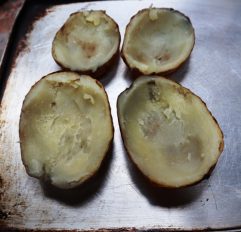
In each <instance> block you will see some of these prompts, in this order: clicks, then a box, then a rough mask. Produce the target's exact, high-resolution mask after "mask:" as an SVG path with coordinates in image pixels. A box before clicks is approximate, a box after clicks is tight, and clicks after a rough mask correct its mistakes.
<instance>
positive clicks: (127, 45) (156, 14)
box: [122, 8, 195, 74]
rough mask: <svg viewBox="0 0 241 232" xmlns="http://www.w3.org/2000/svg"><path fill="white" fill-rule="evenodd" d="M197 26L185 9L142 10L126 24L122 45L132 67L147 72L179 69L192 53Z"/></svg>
mask: <svg viewBox="0 0 241 232" xmlns="http://www.w3.org/2000/svg"><path fill="white" fill-rule="evenodd" d="M194 41H195V36H194V29H193V27H192V24H191V22H190V20H189V19H188V18H187V17H186V16H184V15H183V14H182V13H180V12H178V11H175V10H172V9H166V8H150V9H145V10H142V11H140V12H138V13H137V14H136V15H135V16H134V17H133V18H132V19H131V21H130V23H129V25H128V26H127V28H126V33H125V39H124V43H123V48H122V55H123V56H124V58H125V60H126V62H127V63H128V66H129V67H130V68H136V69H138V70H139V71H140V72H141V73H143V74H151V73H162V72H163V73H164V72H168V71H170V70H174V69H176V68H177V67H178V66H179V65H180V64H182V63H183V62H184V61H185V60H186V59H187V58H188V57H189V55H190V53H191V51H192V48H193V46H194Z"/></svg>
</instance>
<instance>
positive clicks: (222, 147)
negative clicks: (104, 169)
mask: <svg viewBox="0 0 241 232" xmlns="http://www.w3.org/2000/svg"><path fill="white" fill-rule="evenodd" d="M156 78H165V79H167V78H166V77H156ZM168 80H169V81H171V82H173V83H175V84H178V83H177V82H175V81H173V80H170V79H168ZM133 84H134V83H132V84H131V86H130V87H129V88H126V89H125V90H124V91H123V92H121V93H120V95H119V96H118V98H117V115H118V122H119V127H120V132H121V137H122V141H123V144H124V147H125V150H126V154H127V156H128V157H129V159H130V160H131V161H132V163H133V164H134V166H135V168H136V169H137V170H138V171H139V173H141V175H142V176H143V177H144V178H145V179H146V180H148V182H149V183H151V184H152V185H153V186H156V187H159V188H166V189H180V188H185V187H189V186H193V185H196V184H198V183H199V182H201V181H202V180H204V179H206V178H209V177H210V175H211V173H212V171H213V170H214V168H215V166H216V164H217V161H218V159H219V157H220V155H221V153H222V152H223V149H224V135H223V132H222V130H221V128H220V126H219V124H218V122H217V120H216V118H215V117H214V116H213V115H212V113H211V112H210V111H209V109H208V108H207V105H206V103H205V102H204V101H203V100H202V99H201V98H200V97H199V96H197V95H196V94H195V93H193V92H192V91H191V90H190V89H188V88H185V87H183V86H182V85H180V84H178V85H179V86H180V87H182V88H184V89H185V90H187V91H188V92H190V93H191V94H193V95H194V96H196V97H197V98H198V99H199V100H200V102H201V103H202V104H203V106H204V107H205V108H206V110H207V112H208V113H209V115H210V116H211V117H212V119H213V120H214V122H215V125H216V127H217V129H218V131H219V133H220V137H221V142H220V144H219V156H218V157H217V159H216V161H215V163H214V164H213V165H212V166H211V167H210V169H209V170H208V172H207V173H205V174H204V175H203V176H202V177H201V178H199V179H197V180H196V181H193V182H191V183H189V184H186V185H182V186H179V187H176V186H173V185H168V184H166V183H157V182H156V181H153V180H152V179H151V178H150V177H149V176H147V175H145V174H144V173H143V172H142V171H141V169H140V168H139V167H138V165H137V164H136V163H135V161H134V160H133V159H132V157H131V155H130V152H129V151H128V147H127V145H126V144H127V142H126V139H125V136H124V133H125V132H124V129H123V128H122V127H121V119H120V106H119V105H120V97H121V96H122V94H124V93H126V92H128V91H129V90H130V89H131V88H132V87H133Z"/></svg>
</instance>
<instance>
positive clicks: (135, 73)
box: [121, 8, 196, 77]
mask: <svg viewBox="0 0 241 232" xmlns="http://www.w3.org/2000/svg"><path fill="white" fill-rule="evenodd" d="M152 9H160V10H169V11H172V12H176V13H178V14H180V15H182V16H183V17H185V18H186V19H187V20H188V22H189V23H190V24H191V25H192V23H191V20H190V18H189V17H188V16H186V15H185V14H183V13H182V12H180V11H178V10H174V9H173V8H152ZM148 10H149V8H146V9H142V10H140V11H138V12H137V13H136V14H135V15H133V16H132V17H131V19H130V21H129V23H128V24H127V26H126V29H125V36H124V41H123V45H122V48H121V58H122V59H123V61H124V63H125V64H126V66H127V67H128V68H129V69H130V70H131V72H132V74H133V76H134V77H138V76H140V75H164V76H167V75H169V74H172V73H173V72H175V71H177V69H179V68H180V67H181V66H183V65H184V63H185V62H186V61H187V60H188V59H189V57H190V56H191V53H192V50H193V48H194V45H195V41H196V37H195V30H194V28H193V27H192V29H193V35H194V41H193V45H192V48H191V50H190V53H189V54H188V56H187V57H186V59H184V60H183V61H182V62H180V63H179V64H177V65H176V66H174V67H173V68H171V69H168V70H165V71H161V72H151V73H149V72H143V71H141V70H140V69H139V68H138V67H131V65H130V64H129V62H128V61H127V59H126V56H125V53H124V44H125V43H126V40H125V37H126V34H127V33H128V30H129V27H130V26H131V24H132V20H133V19H134V18H135V17H136V16H137V15H138V14H141V13H143V12H145V11H148Z"/></svg>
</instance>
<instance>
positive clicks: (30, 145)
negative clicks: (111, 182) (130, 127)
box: [19, 71, 114, 189]
mask: <svg viewBox="0 0 241 232" xmlns="http://www.w3.org/2000/svg"><path fill="white" fill-rule="evenodd" d="M100 122H101V123H100ZM113 136H114V127H113V121H112V116H111V109H110V105H109V100H108V96H107V93H106V91H105V89H104V87H103V86H102V84H101V83H100V82H99V81H97V80H96V79H93V78H91V77H90V76H86V75H79V74H77V73H74V72H64V71H61V72H54V73H51V74H48V75H46V76H44V77H43V78H42V79H41V80H39V81H38V82H36V83H35V84H34V85H33V86H32V87H31V89H30V91H29V92H28V94H27V95H26V97H25V99H24V101H23V105H22V110H21V115H20V121H19V137H20V150H21V158H22V161H23V164H24V166H25V169H26V172H27V173H28V175H29V176H32V177H35V178H37V179H42V180H44V181H47V182H50V183H51V184H52V185H54V186H55V187H58V188H61V189H70V188H74V187H77V186H79V185H81V184H83V183H84V182H86V181H87V180H89V179H90V178H91V177H93V176H94V175H95V174H96V173H97V171H98V170H99V168H100V166H101V165H102V163H103V161H104V159H105V158H106V156H107V154H108V153H109V151H110V149H111V146H112V142H113Z"/></svg>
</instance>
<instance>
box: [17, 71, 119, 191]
mask: <svg viewBox="0 0 241 232" xmlns="http://www.w3.org/2000/svg"><path fill="white" fill-rule="evenodd" d="M61 72H67V73H75V74H78V73H76V72H70V71H56V72H52V73H49V74H47V75H45V76H43V77H42V78H40V80H38V81H37V82H36V83H35V84H34V85H33V86H32V87H31V88H30V90H29V91H28V93H27V94H26V96H25V98H24V101H23V103H22V108H21V114H20V120H19V144H20V153H21V159H22V162H23V165H24V167H25V170H26V173H27V174H28V175H29V176H31V177H34V178H36V179H39V180H43V181H45V182H50V184H52V183H51V181H50V178H49V177H48V176H47V175H44V176H41V177H36V176H33V175H31V174H30V173H29V171H28V169H29V167H28V165H27V164H26V161H25V159H24V157H23V153H24V152H23V147H22V145H21V143H22V142H21V141H23V140H24V137H25V136H24V133H23V131H21V130H20V124H21V121H22V116H23V112H24V111H23V105H24V102H25V100H26V98H27V97H28V94H29V93H30V92H31V91H32V90H33V89H34V88H35V86H36V85H37V84H38V83H39V82H40V81H41V80H42V79H44V78H46V77H47V76H49V75H52V74H55V73H61ZM78 75H79V76H80V75H81V74H78ZM83 75H84V74H83ZM91 78H92V77H91ZM92 79H94V78H92ZM94 80H95V82H96V84H97V85H98V86H99V87H100V88H101V89H103V90H104V93H105V95H106V100H107V102H108V109H109V115H110V119H111V126H112V138H111V140H110V142H109V144H108V147H107V150H106V151H105V155H104V157H103V159H102V161H101V163H100V165H99V167H97V168H96V170H95V171H94V172H92V173H91V174H90V175H89V176H86V177H85V178H84V179H82V180H81V181H80V182H77V183H76V184H74V186H71V185H70V187H68V188H62V189H73V188H76V187H79V186H80V185H82V184H84V183H85V182H87V181H89V180H90V179H92V178H94V176H95V175H96V174H97V173H98V171H99V169H100V167H101V166H102V164H103V163H104V162H105V160H106V159H107V156H108V153H109V152H110V151H111V147H112V144H113V139H114V132H115V130H114V125H113V118H112V114H111V107H110V102H109V98H108V95H107V93H106V91H105V88H104V87H103V85H102V84H101V83H100V82H99V81H98V80H96V79H94ZM44 174H45V173H44ZM72 183H73V182H70V184H72ZM53 186H55V185H53ZM55 187H57V188H60V187H58V186H55ZM60 189H61V188H60Z"/></svg>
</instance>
